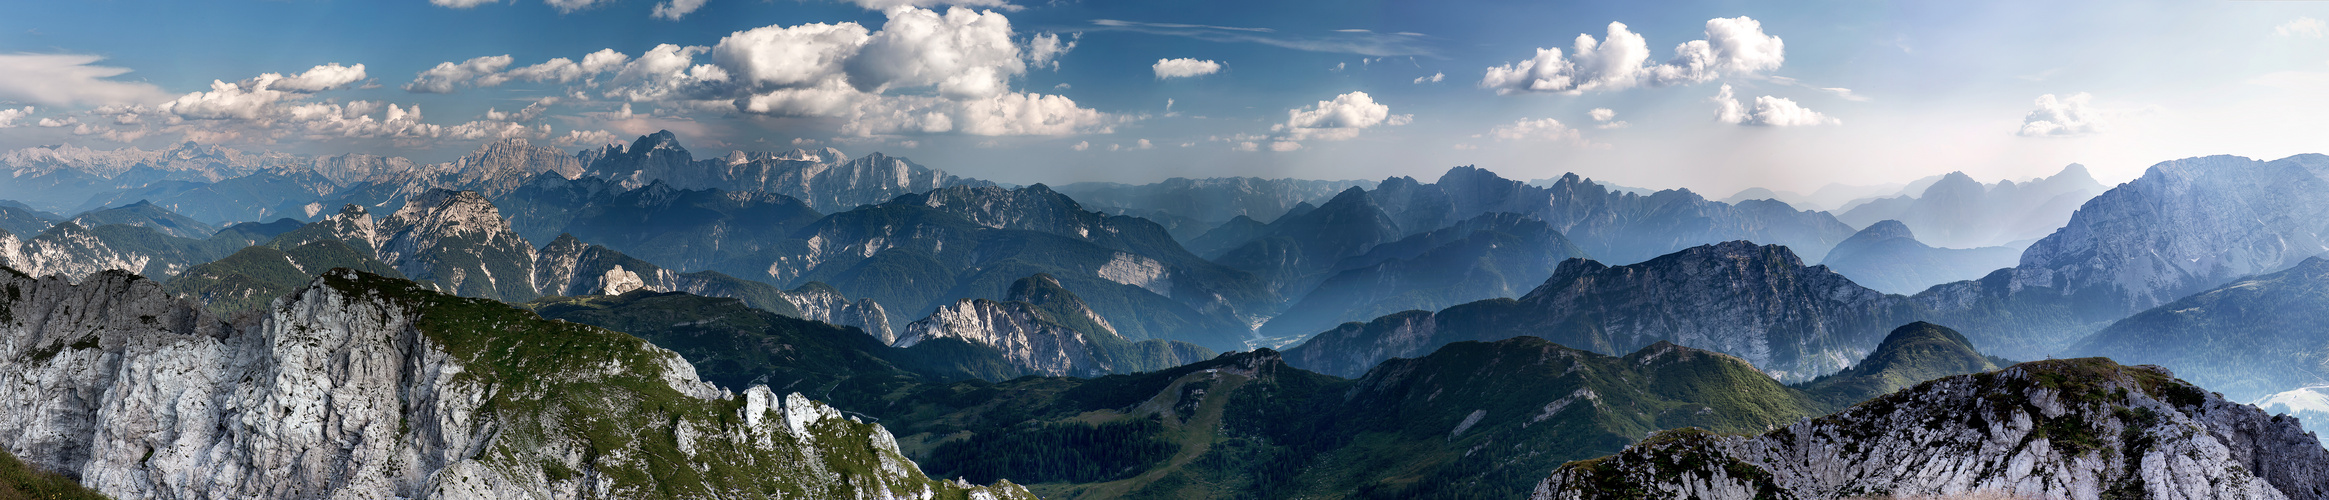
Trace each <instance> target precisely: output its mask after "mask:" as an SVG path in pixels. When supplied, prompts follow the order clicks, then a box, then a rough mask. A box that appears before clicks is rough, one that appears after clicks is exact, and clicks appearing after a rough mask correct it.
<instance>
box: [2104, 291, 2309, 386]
mask: <svg viewBox="0 0 2329 500" xmlns="http://www.w3.org/2000/svg"><path fill="white" fill-rule="evenodd" d="M2322 318H2329V260H2323V259H2321V258H2319V257H2314V258H2310V259H2305V261H2304V262H2301V263H2298V264H2297V265H2296V267H2293V268H2289V269H2288V270H2285V271H2281V272H2276V273H2271V274H2265V275H2261V276H2256V277H2252V278H2248V279H2244V280H2240V281H2236V282H2233V283H2230V284H2226V285H2224V286H2221V287H2217V288H2215V289H2213V290H2208V291H2205V292H2200V293H2198V294H2195V295H2192V296H2190V297H2184V298H2183V299H2181V300H2177V301H2174V302H2169V303H2167V304H2164V305H2161V306H2159V307H2154V308H2151V309H2150V310H2147V311H2143V312H2141V313H2137V314H2135V315H2134V316H2132V317H2128V318H2127V319H2124V320H2120V321H2119V322H2117V323H2114V324H2112V325H2111V326H2110V327H2108V328H2104V329H2103V330H2102V331H2099V332H2095V334H2094V335H2093V336H2090V337H2087V338H2086V339H2085V340H2082V341H2079V343H2078V344H2076V345H2073V346H2071V347H2070V349H2069V350H2068V353H2069V354H2070V355H2074V356H2106V357H2109V358H2111V359H2115V360H2118V361H2119V362H2122V363H2141V364H2156V365H2160V366H2165V367H2167V368H2168V369H2170V370H2174V371H2175V373H2176V375H2177V376H2180V377H2183V378H2185V379H2188V380H2191V381H2193V382H2196V383H2199V384H2200V385H2203V386H2206V387H2208V388H2209V389H2211V390H2216V391H2221V392H2223V393H2224V394H2225V396H2226V397H2229V398H2231V399H2233V400H2238V401H2251V400H2255V399H2257V398H2261V397H2264V396H2266V395H2269V394H2273V393H2277V392H2281V391H2288V390H2293V389H2297V388H2301V387H2305V386H2309V385H2317V384H2321V383H2325V382H2329V378H2324V377H2323V374H2329V324H2325V323H2323V322H2322Z"/></svg>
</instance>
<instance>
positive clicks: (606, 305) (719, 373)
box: [526, 291, 1024, 409]
mask: <svg viewBox="0 0 2329 500" xmlns="http://www.w3.org/2000/svg"><path fill="white" fill-rule="evenodd" d="M526 307H527V308H530V309H533V310H534V312H536V313H538V314H540V315H541V316H542V317H543V318H547V319H554V320H563V321H570V322H574V323H580V324H586V325H592V326H597V327H601V328H606V329H609V330H615V331H620V332H625V333H630V334H632V335H636V336H638V337H640V338H643V339H647V341H649V342H653V343H654V344H655V345H657V346H660V347H663V348H665V349H671V350H673V351H676V352H678V353H680V355H681V356H685V357H686V358H687V359H688V361H689V362H690V363H694V364H695V365H696V373H697V374H699V375H701V376H702V377H703V379H704V380H705V381H707V382H711V383H714V384H719V385H721V386H723V387H727V388H729V389H731V390H739V391H740V390H743V389H745V388H747V387H750V386H753V385H767V386H769V388H771V389H774V390H776V391H778V392H799V393H802V394H807V395H809V396H810V397H813V398H816V399H818V400H821V401H829V402H832V403H834V404H836V405H838V406H840V407H841V408H844V409H855V408H859V407H865V406H868V405H871V404H874V402H876V401H880V400H881V399H882V398H884V397H887V396H889V395H890V394H891V393H892V392H894V391H896V390H899V388H901V387H905V386H910V385H913V384H916V383H921V382H923V381H926V380H938V381H953V380H961V379H974V378H978V379H992V380H1004V379H1009V378H1012V377H1017V376H1020V375H1023V374H1024V372H1022V371H1020V370H1019V369H1016V368H1013V367H1012V366H1011V365H1010V364H1009V362H1008V361H1005V360H1003V359H1002V356H1001V354H999V353H997V352H996V351H995V350H994V349H993V348H989V347H985V346H974V345H970V344H967V343H963V342H961V341H958V340H950V341H946V342H932V343H928V344H925V345H917V346H914V347H913V348H907V349H897V348H891V347H889V346H886V345H883V344H882V343H881V341H879V340H876V339H874V338H873V337H871V336H868V335H866V334H865V332H864V331H861V330H858V329H856V328H854V327H837V326H833V325H828V324H825V323H820V322H815V321H808V320H802V319H796V318H791V317H786V316H782V315H778V314H775V313H771V312H768V311H766V310H761V309H756V308H752V307H748V306H746V305H745V304H744V303H743V302H741V301H738V300H736V299H724V298H714V297H701V296H696V295H690V294H686V293H677V292H671V293H656V292H649V291H635V292H631V293H626V294H623V295H619V296H587V297H549V298H544V299H540V300H536V301H534V302H531V303H528V304H526Z"/></svg>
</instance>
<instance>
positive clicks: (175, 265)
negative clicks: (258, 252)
mask: <svg viewBox="0 0 2329 500" xmlns="http://www.w3.org/2000/svg"><path fill="white" fill-rule="evenodd" d="M189 222H190V221H189ZM265 238H266V237H265V236H263V235H261V234H260V233H253V232H249V231H223V232H219V233H218V234H217V235H215V236H212V237H210V238H209V239H207V240H197V239H189V238H180V237H176V236H171V235H169V234H165V233H162V232H161V231H158V230H156V229H154V228H152V227H148V226H144V225H137V224H107V225H103V226H94V227H91V226H83V225H80V224H77V223H73V222H70V221H68V222H60V223H57V225H55V226H50V227H49V228H48V230H46V231H42V232H41V233H40V234H38V235H32V236H30V237H29V238H24V239H19V238H18V236H16V235H14V234H4V233H0V265H7V266H10V267H15V268H18V269H22V270H25V271H27V272H34V273H39V274H41V275H49V274H62V275H65V276H69V277H74V278H78V277H81V276H85V275H88V274H89V273H94V272H98V271H103V270H107V269H119V270H124V271H131V272H138V273H144V274H147V275H151V276H160V277H169V276H172V275H176V274H178V273H179V272H181V271H184V270H186V269H187V268H188V267H190V266H193V265H196V264H200V263H204V262H210V261H213V260H217V259H219V258H221V257H225V256H227V255H228V254H229V253H231V252H233V251H235V250H237V249H240V248H243V247H245V246H249V245H251V244H253V243H258V242H259V241H260V240H264V239H265Z"/></svg>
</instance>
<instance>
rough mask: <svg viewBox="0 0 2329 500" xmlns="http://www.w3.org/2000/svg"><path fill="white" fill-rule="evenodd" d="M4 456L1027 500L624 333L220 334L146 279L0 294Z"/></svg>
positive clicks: (9, 277) (378, 311)
mask: <svg viewBox="0 0 2329 500" xmlns="http://www.w3.org/2000/svg"><path fill="white" fill-rule="evenodd" d="M0 290H5V291H6V293H5V295H4V296H0V297H4V298H5V300H0V401H4V402H5V405H0V426H6V427H7V428H10V429H13V430H14V432H12V433H11V434H10V435H9V436H6V437H0V446H5V447H6V449H7V451H9V452H10V453H14V454H17V455H18V456H21V457H24V459H25V460H26V461H28V462H30V463H32V464H35V465H37V466H39V467H41V468H44V469H49V470H55V471H60V472H63V473H65V474H67V475H70V476H73V477H75V478H77V479H78V480H79V481H81V482H82V483H83V484H86V485H88V486H90V487H92V488H94V489H97V490H99V491H102V492H104V493H106V494H109V495H112V496H115V497H120V498H283V499H291V498H322V497H329V498H572V497H635V498H649V497H656V498H670V497H733V496H742V495H750V496H760V495H771V494H777V495H782V496H785V497H793V498H820V497H821V498H929V497H932V496H956V497H960V496H962V495H969V496H971V497H973V498H1032V496H1031V495H1028V494H1027V493H1026V492H1025V491H1024V490H1022V489H1019V488H1018V487H1016V486H1013V485H1010V484H1007V483H1006V484H999V485H997V486H995V487H991V488H990V487H979V486H971V485H967V484H961V483H956V482H948V481H938V480H933V479H930V478H928V477H926V476H923V475H922V474H921V472H920V471H919V470H918V468H917V467H915V466H914V464H913V463H912V462H910V461H907V460H906V459H905V458H904V457H903V456H902V455H900V454H899V452H898V451H897V449H896V442H895V440H894V439H892V438H891V437H890V435H889V433H888V432H887V431H885V430H883V429H882V428H881V427H880V426H879V425H874V424H865V423H860V422H858V421H856V420H855V419H851V418H845V417H843V416H842V415H841V414H840V413H839V412H838V411H836V410H834V409H832V408H831V407H827V406H825V405H822V404H819V403H817V402H814V401H810V400H808V399H807V398H804V397H802V396H800V395H798V394H793V395H789V396H780V395H778V394H775V393H773V392H771V391H769V390H768V389H767V388H766V387H765V386H755V387H752V388H751V389H749V390H746V391H744V392H743V394H735V393H730V392H728V391H725V390H722V389H718V388H716V387H714V386H712V385H710V384H706V383H704V382H702V381H699V380H697V378H696V376H695V369H694V368H693V367H692V366H690V365H689V364H688V363H687V362H686V361H684V360H681V359H680V357H679V356H678V355H676V354H673V353H672V352H670V351H666V350H663V349H660V348H656V347H654V346H652V345H649V344H647V343H645V342H644V341H641V340H639V339H637V338H634V337H631V336H628V335H623V334H620V333H615V332H610V331H606V330H600V329H596V328H592V327H586V326H581V325H575V324H571V323H562V322H551V321H544V320H541V319H539V318H538V317H535V316H533V315H532V314H531V313H527V312H525V311H523V310H519V309H514V308H511V307H508V306H505V305H501V304H496V303H492V302H487V301H479V300H475V299H461V298H456V297H450V296H444V295H439V294H436V293H432V292H429V291H426V290H425V289H422V288H419V287H416V286H414V284H412V283H411V282H405V281H401V280H393V279H387V278H381V277H377V276H372V275H365V274H360V273H354V272H350V271H333V272H329V273H325V274H324V275H323V276H322V277H320V278H318V279H316V280H315V281H314V282H313V283H312V284H310V285H309V286H308V287H306V288H304V289H302V290H300V291H298V292H297V293H294V294H292V295H290V296H287V297H284V298H281V299H278V300H277V301H276V302H275V304H274V306H273V307H269V308H267V309H266V310H265V312H264V313H263V314H253V315H246V316H243V317H242V319H240V320H237V322H235V323H232V324H230V323H228V322H225V321H221V320H219V319H216V318H214V317H212V316H210V315H208V314H206V313H204V312H203V311H201V310H200V308H199V307H197V306H196V305H195V304H193V303H192V302H189V301H184V300H178V299H172V298H170V297H169V296H168V295H167V294H164V293H162V291H161V289H160V288H159V287H158V286H157V285H156V284H155V283H153V282H152V281H149V280H145V279H143V278H139V277H137V276H135V275H130V274H127V273H120V272H108V273H101V274H98V275H94V276H91V277H89V278H87V279H86V280H84V281H83V282H82V283H81V284H78V285H75V284H71V283H68V282H66V281H64V280H62V279H58V278H44V279H33V278H29V277H26V276H23V275H21V274H15V273H14V272H12V271H11V272H7V273H5V274H0Z"/></svg>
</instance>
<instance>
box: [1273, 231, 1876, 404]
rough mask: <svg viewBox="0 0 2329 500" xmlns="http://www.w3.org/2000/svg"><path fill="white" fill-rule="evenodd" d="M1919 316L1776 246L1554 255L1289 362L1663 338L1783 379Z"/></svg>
mask: <svg viewBox="0 0 2329 500" xmlns="http://www.w3.org/2000/svg"><path fill="white" fill-rule="evenodd" d="M1916 317H1918V311H1917V309H1916V308H1915V306H1914V305H1913V304H1912V303H1911V301H1910V300H1909V299H1908V298H1907V297H1901V296H1897V295H1886V294H1884V293H1882V292H1877V291H1875V290H1870V289H1868V288H1866V287H1861V286H1859V285H1857V284H1854V283H1852V282H1851V281H1850V280H1848V279H1845V278H1844V277H1843V276H1840V275H1837V274H1835V273H1834V272H1831V271H1828V270H1827V269H1826V268H1822V267H1807V266H1804V265H1803V261H1802V260H1801V259H1799V258H1797V257H1796V256H1795V254H1794V253H1793V252H1791V251H1789V249H1788V248H1786V247H1782V246H1777V245H1755V244H1753V243H1748V242H1743V241H1742V242H1726V243H1720V244H1715V245H1705V246H1699V247H1693V248H1690V249H1686V250H1683V251H1681V252H1676V253H1674V254H1670V255H1666V256H1662V257H1659V258H1655V259H1650V260H1648V261H1644V262H1641V263H1638V264H1630V265H1624V266H1609V265H1606V264H1602V263H1599V262H1596V261H1592V260H1585V259H1571V260H1568V261H1565V262H1562V263H1561V265H1560V268H1559V269H1558V270H1556V271H1554V272H1553V275H1552V277H1551V278H1549V279H1547V280H1546V281H1545V282H1544V283H1543V284H1542V285H1540V286H1538V287H1536V289H1534V290H1531V291H1530V292H1529V293H1528V294H1527V295H1523V296H1521V297H1519V298H1517V299H1494V300H1483V301H1478V302H1472V303H1467V304H1462V305H1458V306H1454V307H1449V308H1446V309H1442V310H1439V311H1436V312H1433V311H1408V312H1403V313H1398V314H1393V315H1389V316H1384V317H1381V318H1376V319H1374V320H1372V321H1369V322H1367V323H1363V324H1361V323H1348V324H1344V325H1342V326H1341V327H1338V328H1335V329H1333V330H1329V331H1326V332H1323V333H1320V334H1318V335H1317V336H1315V337H1312V338H1310V340H1308V341H1306V342H1304V343H1302V344H1301V345H1299V346H1295V347H1293V348H1291V349H1287V351H1286V357H1287V359H1288V361H1289V362H1290V363H1293V364H1294V365H1295V366H1301V367H1305V368H1308V369H1313V370H1318V371H1320V372H1323V373H1328V374H1354V373H1357V372H1358V371H1361V370H1365V369H1366V367H1369V366H1372V365H1373V364H1374V363H1376V362H1379V361H1381V360H1384V359H1389V358H1394V357H1411V356H1416V355H1420V354H1422V353H1426V352H1430V351H1431V350H1433V349H1436V348H1438V347H1439V346H1442V345H1446V344H1447V343H1449V342H1456V341H1467V340H1471V341H1494V340H1499V339H1505V338H1511V337H1518V336H1537V337H1543V338H1545V339H1547V340H1551V341H1553V342H1557V343H1560V344H1562V345H1567V346H1573V347H1576V348H1579V349H1586V350H1591V351H1594V352H1600V353H1604V354H1610V353H1619V352H1629V351H1632V350H1635V349H1640V348H1641V347H1642V346H1647V345H1650V344H1653V343H1656V342H1660V341H1672V342H1675V343H1678V344H1683V345H1690V346H1694V347H1698V348H1701V349H1707V350H1712V351H1717V352H1724V353H1729V354H1731V355H1735V356H1738V357H1740V358H1744V359H1746V360H1747V361H1748V362H1751V363H1754V365H1755V367H1756V368H1758V369H1761V370H1763V371H1764V372H1765V373H1768V374H1771V376H1773V377H1774V378H1778V379H1780V380H1782V381H1789V382H1796V381H1805V380H1810V379H1812V378H1813V377H1817V376H1820V375H1825V374H1829V373H1833V372H1835V371H1838V370H1842V369H1844V368H1846V367H1849V366H1851V364H1852V363H1853V362H1854V361H1856V360H1858V359H1860V358H1861V357H1862V356H1865V355H1866V354H1867V353H1868V352H1869V349H1873V348H1875V347H1876V346H1877V345H1878V343H1879V341H1880V340H1881V339H1882V338H1883V337H1884V335H1885V332H1887V331H1889V330H1890V329H1891V327H1892V326H1893V325H1898V324H1902V323H1907V322H1909V321H1911V320H1913V319H1914V318H1916Z"/></svg>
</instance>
